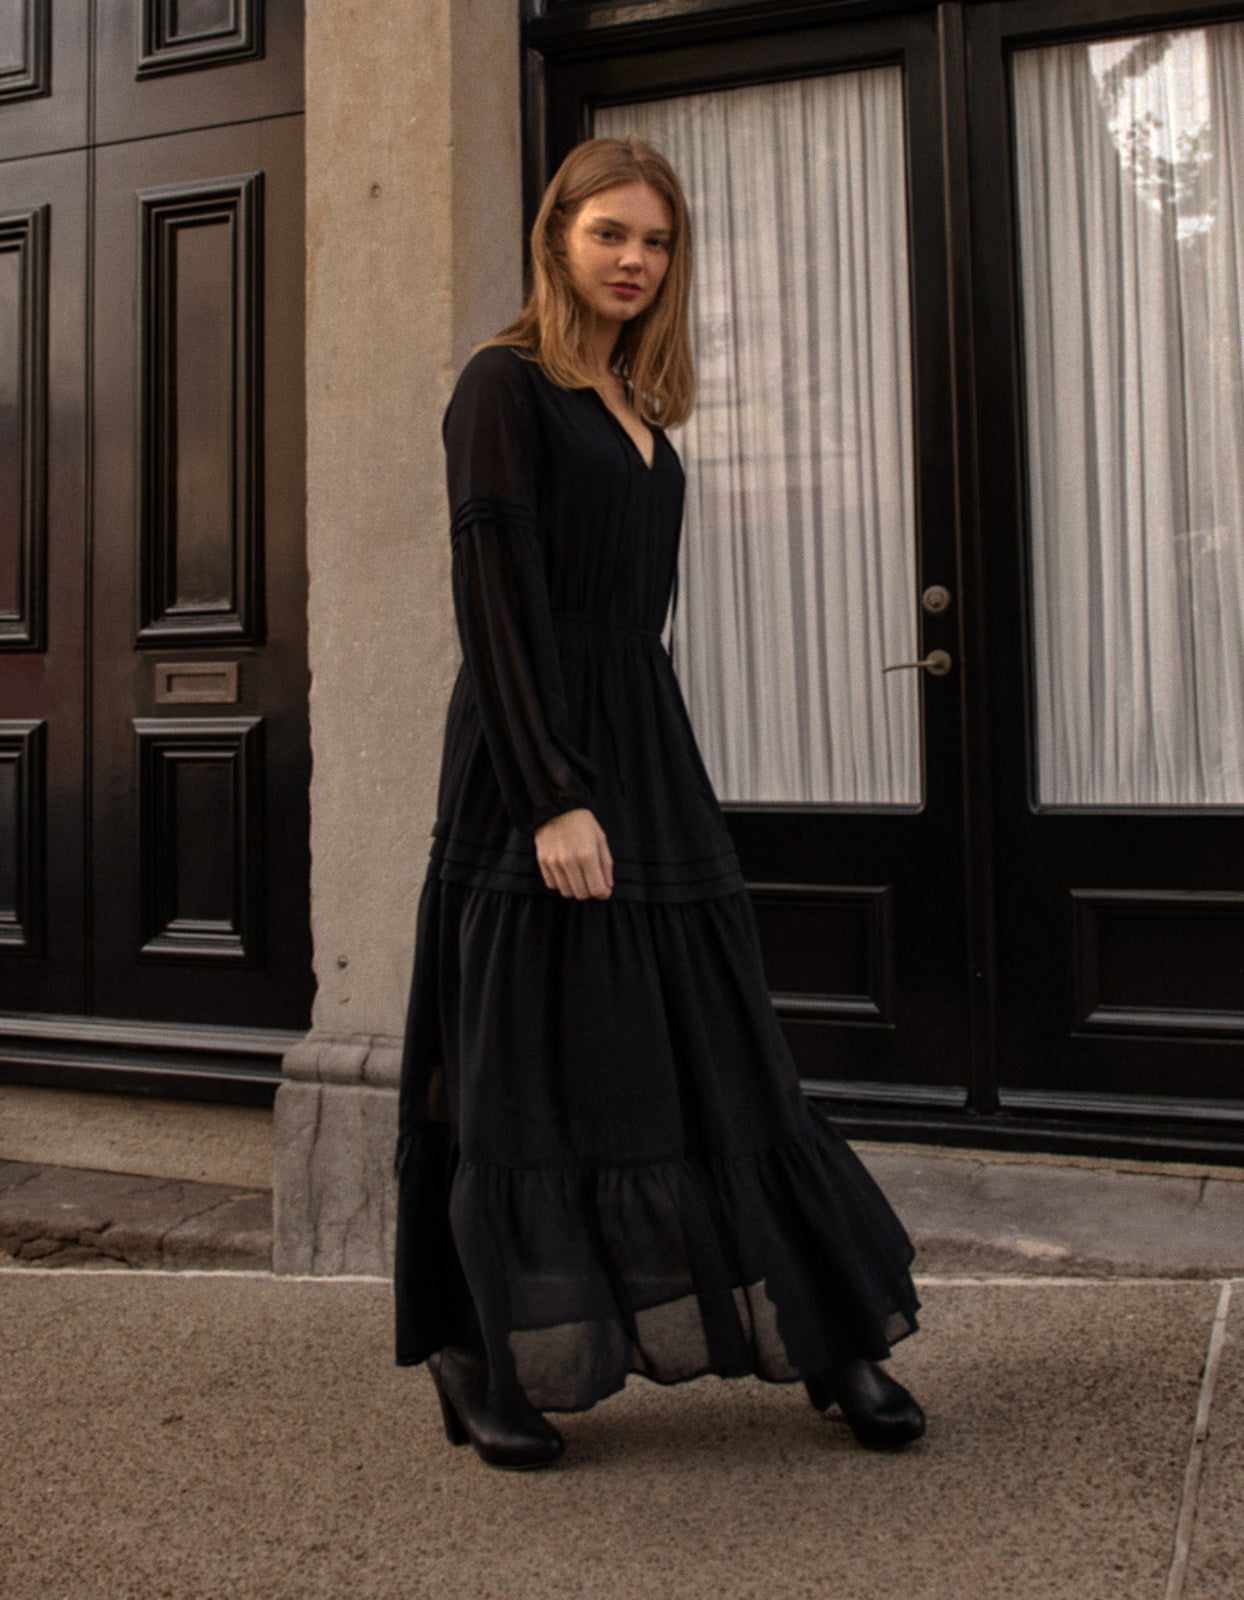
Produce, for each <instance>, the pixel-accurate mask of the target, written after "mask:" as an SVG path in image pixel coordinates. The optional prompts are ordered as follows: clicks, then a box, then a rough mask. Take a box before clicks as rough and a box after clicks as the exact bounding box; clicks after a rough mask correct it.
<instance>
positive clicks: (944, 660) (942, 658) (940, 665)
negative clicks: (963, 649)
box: [881, 650, 954, 678]
mask: <svg viewBox="0 0 1244 1600" xmlns="http://www.w3.org/2000/svg"><path fill="white" fill-rule="evenodd" d="M953 666H954V662H953V661H952V660H951V656H950V652H949V651H948V650H930V651H929V653H928V655H927V656H925V658H924V660H923V661H896V662H895V663H894V664H893V666H889V667H882V669H881V670H882V672H883V673H886V672H905V671H906V670H907V669H908V668H909V667H923V668H924V670H925V671H926V672H927V673H928V675H929V676H930V678H944V677H945V676H946V674H947V673H948V672H949V671H950V669H951V667H953Z"/></svg>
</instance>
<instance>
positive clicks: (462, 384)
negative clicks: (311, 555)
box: [444, 348, 597, 834]
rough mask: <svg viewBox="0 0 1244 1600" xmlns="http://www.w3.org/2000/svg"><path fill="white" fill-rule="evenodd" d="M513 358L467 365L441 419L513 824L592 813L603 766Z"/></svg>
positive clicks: (466, 640) (469, 652) (472, 663)
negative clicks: (564, 608) (569, 684)
mask: <svg viewBox="0 0 1244 1600" xmlns="http://www.w3.org/2000/svg"><path fill="white" fill-rule="evenodd" d="M520 360H521V358H520V357H517V356H515V355H514V354H513V353H512V352H511V351H509V350H505V349H500V348H490V349H487V350H482V351H480V352H479V353H478V354H477V355H476V356H474V357H472V359H471V361H470V362H468V364H467V366H466V368H465V370H464V371H463V374H462V376H461V378H460V379H459V380H458V386H457V388H456V389H455V391H454V397H453V399H452V400H451V402H450V405H449V409H448V411H447V412H446V414H445V425H444V437H445V455H446V468H447V473H448V480H449V502H450V510H451V512H452V517H453V523H452V530H453V532H452V537H453V596H454V613H455V616H456V619H457V624H458V635H459V638H460V639H461V641H462V652H463V656H464V658H465V660H466V664H467V670H468V671H469V673H470V677H471V684H472V687H473V689H474V691H475V698H476V702H477V704H478V707H479V715H480V721H481V724H482V726H483V730H484V738H485V740H486V741H487V744H488V751H489V754H490V756H491V757H492V762H493V766H494V768H495V769H496V773H497V779H498V782H499V783H500V786H501V793H502V797H503V799H504V801H505V806H506V810H507V811H508V812H509V815H510V818H511V821H512V822H513V823H514V826H515V827H516V828H517V829H518V830H519V831H520V832H522V833H527V834H532V833H534V832H535V830H536V829H537V828H538V827H539V826H540V824H541V823H543V822H547V821H548V820H549V818H550V817H555V816H558V815H560V814H561V813H562V812H563V811H572V810H574V809H575V808H576V807H578V806H582V805H586V804H587V802H588V800H589V799H590V798H591V796H592V793H593V791H594V788H595V783H596V778H597V770H596V767H595V766H594V764H593V763H592V762H591V761H590V760H589V759H588V757H587V756H585V755H584V754H583V753H582V752H581V751H580V750H578V749H576V748H575V745H574V742H573V740H572V739H571V736H570V728H569V722H570V717H569V710H568V707H567V702H566V689H565V684H564V682H563V680H562V672H561V662H560V660H559V657H558V652H557V640H556V636H555V634H554V630H553V620H552V614H551V608H550V604H549V592H548V584H547V581H546V578H545V571H544V552H543V550H542V548H541V544H540V540H539V538H538V536H537V511H536V504H537V500H536V478H537V472H538V433H537V426H536V419H535V415H534V409H533V401H532V396H531V393H530V389H529V387H528V383H529V380H528V378H527V375H526V374H525V373H524V372H523V370H522V368H521V366H520V365H519V363H520Z"/></svg>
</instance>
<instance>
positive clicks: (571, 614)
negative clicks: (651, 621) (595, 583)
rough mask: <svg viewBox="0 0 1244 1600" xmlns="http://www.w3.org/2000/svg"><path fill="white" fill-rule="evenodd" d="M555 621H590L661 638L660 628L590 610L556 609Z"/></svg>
mask: <svg viewBox="0 0 1244 1600" xmlns="http://www.w3.org/2000/svg"><path fill="white" fill-rule="evenodd" d="M552 617H553V621H554V622H590V623H593V624H595V625H596V626H598V627H600V626H603V627H606V628H618V629H620V630H621V631H622V632H623V633H634V634H638V635H639V637H640V638H641V639H660V637H661V630H660V628H641V627H639V626H638V625H637V624H635V623H633V622H620V621H619V620H618V618H617V617H604V616H599V615H595V614H593V613H592V612H588V611H554V612H553V613H552Z"/></svg>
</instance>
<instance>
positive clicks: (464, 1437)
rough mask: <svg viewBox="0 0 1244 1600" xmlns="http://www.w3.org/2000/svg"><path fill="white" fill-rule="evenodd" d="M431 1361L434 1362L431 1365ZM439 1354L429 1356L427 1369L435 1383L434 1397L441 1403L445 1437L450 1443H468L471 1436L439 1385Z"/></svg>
mask: <svg viewBox="0 0 1244 1600" xmlns="http://www.w3.org/2000/svg"><path fill="white" fill-rule="evenodd" d="M433 1362H435V1363H436V1365H435V1366H433V1364H432V1363H433ZM440 1366H441V1363H440V1354H439V1352H438V1353H437V1354H436V1355H433V1356H429V1358H428V1371H429V1372H430V1373H431V1374H432V1382H433V1383H434V1384H435V1385H436V1398H437V1399H438V1400H439V1401H440V1403H441V1421H442V1422H443V1423H444V1424H445V1437H446V1438H447V1439H448V1440H449V1442H450V1444H470V1442H471V1436H470V1434H469V1433H468V1432H467V1431H466V1429H465V1428H464V1427H463V1425H462V1418H461V1417H460V1416H459V1415H458V1412H457V1410H456V1408H455V1406H454V1403H453V1401H452V1400H451V1399H450V1398H449V1396H448V1395H447V1394H446V1393H445V1390H444V1388H443V1387H442V1385H441V1372H440Z"/></svg>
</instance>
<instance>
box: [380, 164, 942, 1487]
mask: <svg viewBox="0 0 1244 1600" xmlns="http://www.w3.org/2000/svg"><path fill="white" fill-rule="evenodd" d="M690 270H691V241H690V235H689V228H688V217H687V207H686V202H685V200H684V198H683V194H682V190H681V188H680V186H679V184H678V180H677V179H676V177H675V176H674V174H673V172H672V171H671V169H670V167H669V166H668V164H667V163H666V162H665V160H664V159H663V158H662V157H661V156H660V155H658V154H657V152H656V151H655V150H653V149H652V147H651V146H649V145H647V144H644V143H643V142H642V141H640V140H638V139H635V138H631V139H628V140H615V139H593V140H589V141H587V142H586V143H585V144H582V145H579V146H578V147H577V148H576V149H574V150H572V151H571V153H570V155H569V156H568V157H567V158H566V160H565V162H564V163H563V164H562V166H561V168H560V169H559V171H558V173H557V175H556V176H555V177H554V179H553V181H552V183H551V184H550V185H549V189H548V192H547V193H546V195H545V197H544V201H543V203H542V205H541V207H540V212H539V215H538V216H537V218H536V222H535V226H534V228H533V231H532V274H533V281H532V289H531V293H530V295H529V297H528V300H527V302H526V304H525V306H524V308H523V311H522V313H521V315H520V316H519V318H518V319H517V321H516V322H514V323H513V324H512V325H511V326H510V327H509V328H507V329H506V330H505V331H504V332H503V333H501V334H498V335H497V336H496V337H495V338H494V339H492V340H491V341H489V343H488V344H487V345H485V346H483V347H482V348H481V349H479V350H478V351H477V352H476V353H475V355H474V356H473V357H472V358H471V360H470V361H469V362H468V363H467V366H466V368H465V369H464V371H463V373H462V375H461V377H460V378H459V380H458V384H457V387H456V389H455V392H454V395H453V399H452V400H451V402H450V405H449V408H448V411H447V412H446V415H445V425H444V437H445V446H446V454H447V462H448V481H449V500H450V508H451V512H452V561H453V567H452V571H453V595H454V606H455V613H456V618H457V625H458V630H459V636H460V638H461V641H462V647H463V663H462V667H461V670H460V672H459V675H458V678H457V681H456V683H455V685H454V689H453V694H452V697H451V700H450V704H449V711H448V716H447V720H446V726H445V743H444V755H443V765H442V771H441V781H440V790H439V797H438V807H437V819H436V824H435V827H434V829H433V841H432V846H431V852H430V859H429V865H428V872H427V877H426V881H425V883H424V887H423V892H422V896H421V899H420V903H419V914H418V928H417V935H416V952H415V969H414V977H413V980H412V986H411V996H410V1009H409V1014H408V1019H407V1030H406V1045H405V1054H404V1059H403V1067H402V1087H401V1107H400V1132H399V1138H398V1148H397V1156H396V1167H397V1172H398V1177H399V1197H398V1239H397V1261H396V1276H395V1289H396V1314H397V1359H398V1362H399V1363H400V1364H403V1365H408V1364H414V1363H417V1362H421V1361H425V1360H426V1361H427V1362H428V1366H429V1370H430V1371H431V1373H432V1376H433V1379H434V1381H435V1383H436V1387H437V1391H438V1394H439V1396H440V1401H441V1407H442V1413H443V1417H444V1422H445V1428H446V1432H447V1434H448V1436H449V1438H450V1439H451V1441H452V1442H454V1443H456V1444H463V1443H466V1442H468V1440H469V1441H470V1442H471V1443H472V1444H474V1446H475V1448H476V1450H477V1451H478V1453H479V1454H480V1456H481V1457H482V1458H483V1459H484V1460H485V1461H487V1462H489V1463H490V1464H491V1465H494V1466H500V1467H537V1466H544V1465H547V1464H548V1463H549V1462H551V1461H553V1460H555V1459H556V1458H557V1457H558V1456H559V1455H560V1454H561V1453H562V1449H563V1443H562V1438H561V1435H560V1434H559V1433H558V1431H557V1429H556V1428H555V1427H554V1426H553V1425H552V1423H550V1422H549V1421H548V1419H547V1418H546V1417H545V1416H543V1415H542V1414H541V1413H543V1412H545V1411H575V1410H582V1409H584V1408H586V1407H588V1406H591V1405H592V1404H593V1403H594V1402H595V1401H597V1400H599V1399H601V1398H602V1397H603V1396H605V1395H607V1394H611V1393H613V1392H615V1391H616V1390H618V1389H619V1388H621V1387H622V1385H623V1384H624V1383H625V1381H626V1377H627V1374H628V1373H629V1372H640V1373H643V1374H644V1375H646V1376H647V1377H649V1378H653V1379H655V1380H657V1381H659V1382H662V1383H673V1382H678V1381H681V1380H684V1379H689V1378H695V1377H698V1376H700V1375H701V1374H704V1373H708V1372H714V1373H718V1374H720V1375H722V1376H740V1375H744V1374H749V1373H754V1374H757V1375H759V1376H760V1377H762V1378H766V1379H769V1380H771V1381H774V1382H791V1381H794V1380H796V1379H803V1380H804V1382H805V1384H806V1386H807V1389H808V1394H809V1397H810V1398H811V1400H812V1403H813V1404H814V1405H815V1406H817V1407H818V1408H819V1409H820V1410H825V1409H826V1408H827V1407H828V1406H829V1405H830V1404H831V1402H834V1401H836V1402H837V1403H838V1405H839V1406H840V1408H841V1409H842V1411H843V1413H844V1415H845V1416H846V1419H847V1421H848V1422H849V1424H850V1426H851V1428H852V1429H853V1431H854V1433H855V1434H856V1436H857V1438H858V1439H860V1441H861V1442H863V1443H865V1444H868V1445H873V1446H882V1447H885V1446H891V1445H896V1444H902V1443H905V1442H906V1441H908V1440H910V1439H914V1438H916V1437H918V1436H919V1435H920V1434H921V1433H922V1432H923V1431H924V1416H923V1413H922V1412H921V1410H920V1407H919V1406H918V1405H917V1404H916V1402H915V1400H914V1399H913V1398H912V1397H911V1395H910V1394H908V1392H907V1391H906V1390H905V1389H904V1388H902V1387H901V1386H900V1385H899V1384H897V1383H896V1382H895V1381H894V1380H893V1379H892V1378H890V1377H889V1376H888V1375H887V1374H886V1373H885V1372H883V1371H882V1369H881V1368H880V1367H879V1366H878V1365H877V1363H878V1362H879V1361H880V1360H883V1359H884V1358H885V1357H886V1356H887V1355H888V1354H889V1349H890V1345H891V1344H892V1343H893V1342H894V1341H895V1340H897V1339H899V1338H901V1337H903V1336H904V1335H906V1334H908V1333H910V1332H912V1331H913V1330H914V1328H915V1326H916V1318H915V1314H916V1311H917V1309H918V1301H917V1299H916V1295H915V1291H914V1288H913V1286H912V1282H911V1278H910V1276H909V1272H908V1268H909V1266H910V1263H911V1259H912V1255H913V1252H912V1247H911V1244H910V1242H909V1240H908V1238H907V1235H906V1234H905V1232H904V1231H903V1229H902V1227H901V1225H900V1224H899V1222H898V1220H897V1218H896V1217H895V1216H894V1213H893V1212H892V1211H891V1209H890V1207H889V1206H888V1204H887V1203H886V1201H885V1199H884V1197H883V1196H882V1195H881V1193H880V1191H879V1190H878V1188H877V1187H876V1185H875V1184H874V1183H873V1181H872V1179H871V1178H870V1177H869V1175H868V1173H867V1172H866V1171H865V1169H864V1167H863V1166H862V1164H861V1163H860V1162H859V1160H858V1159H857V1157H856V1156H855V1155H854V1153H853V1152H852V1151H851V1149H850V1148H849V1146H847V1144H846V1143H845V1141H844V1140H843V1139H842V1138H841V1137H840V1135H839V1134H838V1133H837V1132H836V1130H835V1129H834V1128H833V1127H832V1126H831V1124H830V1123H829V1122H828V1121H827V1120H826V1119H825V1117H824V1116H823V1115H822V1114H821V1113H820V1112H819V1111H818V1110H817V1109H816V1108H815V1107H813V1106H812V1105H810V1103H809V1102H808V1101H807V1100H806V1099H805V1098H804V1096H803V1094H802V1092H801V1090H800V1086H799V1081H798V1077H797V1074H796V1071H795V1067H794V1063H793V1061H792V1059H791V1056H790V1052H789V1050H788V1048H787V1046H786V1043H785V1040H784V1038H783V1035H782V1033H781V1030H780V1028H779V1025H778V1022H777V1018H776V1015H775V1013H774V1010H773V1006H772V1004H771V1002H770V999H769V995H768V990H767V988H766V984H765V978H764V973H763V969H762V965H761V955H760V946H759V939H758V935H757V930H756V924H755V920H754V914H753V911H752V906H751V901H750V899H749V897H748V892H747V889H746V886H745V884H744V880H743V877H742V875H741V872H740V870H739V863H738V859H737V857H736V855H735V852H734V849H733V846H732V843H731V839H730V835H729V833H728V831H727V829H726V826H725V821H724V818H723V816H722V812H721V809H720V807H719V805H718V802H717V799H716V797H715V795H714V792H713V789H712V786H711V783H710V781H709V778H708V774H707V772H706V771H705V768H704V765H703V762H702V761H701V759H700V754H699V751H698V749H697V747H696V742H695V738H694V735H693V733H692V729H691V725H690V722H689V720H688V717H687V712H686V708H685V705H684V703H683V699H682V695H681V692H680V690H679V686H678V682H677V679H676V678H675V676H674V671H673V666H672V664H671V661H670V657H669V655H668V653H667V652H666V650H665V648H664V646H663V644H662V642H661V630H662V626H663V623H664V620H665V615H666V610H667V607H668V605H669V600H670V594H671V590H672V589H673V588H674V586H675V579H676V573H677V556H678V541H679V537H680V529H681V522H682V503H683V474H682V468H681V465H680V463H679V460H678V457H677V454H676V453H675V451H674V448H673V446H672V445H671V444H670V442H669V440H668V439H667V437H666V435H665V431H664V430H665V428H666V427H668V426H670V425H672V424H675V423H678V422H680V421H682V420H683V419H684V418H685V417H686V415H687V414H688V412H689V410H690V407H691V402H692V397H693V392H694V384H693V377H692V368H691V357H690V347H689V343H688V338H687V297H688V288H689V282H690Z"/></svg>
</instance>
